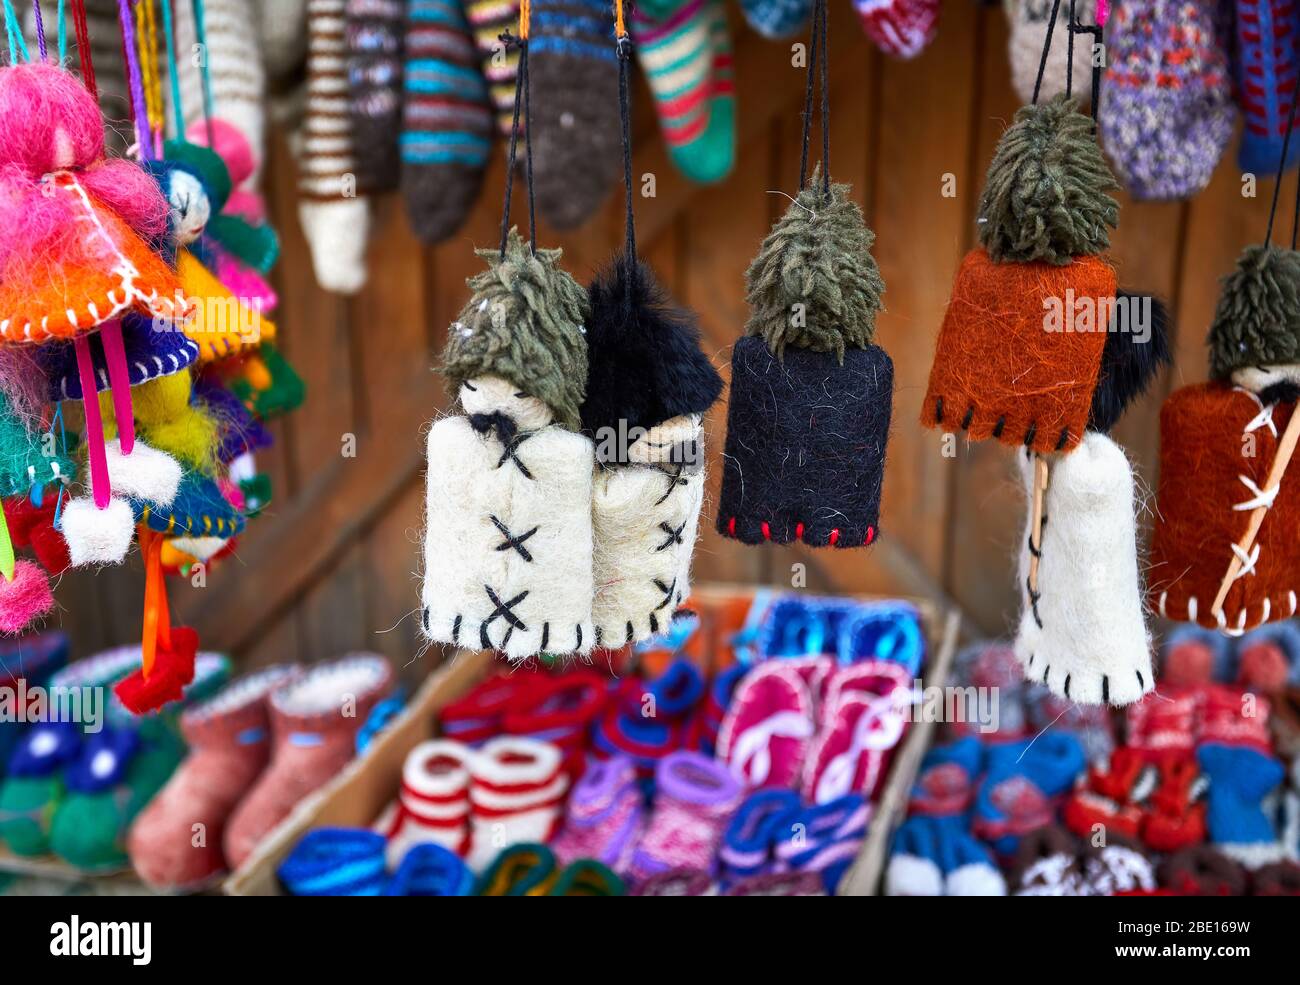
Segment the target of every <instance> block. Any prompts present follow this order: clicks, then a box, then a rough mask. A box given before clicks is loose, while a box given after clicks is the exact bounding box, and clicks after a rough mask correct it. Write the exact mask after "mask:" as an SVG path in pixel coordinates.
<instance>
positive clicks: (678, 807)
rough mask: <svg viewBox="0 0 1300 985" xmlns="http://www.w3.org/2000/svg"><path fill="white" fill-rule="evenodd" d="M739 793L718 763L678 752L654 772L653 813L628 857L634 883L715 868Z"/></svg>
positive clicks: (739, 796) (739, 790) (737, 786)
mask: <svg viewBox="0 0 1300 985" xmlns="http://www.w3.org/2000/svg"><path fill="white" fill-rule="evenodd" d="M742 794H743V791H742V788H741V786H740V784H738V783H737V782H736V781H735V780H734V779H733V778H732V777H731V775H730V774H729V773H728V772H727V771H726V767H724V766H723V765H722V764H721V763H718V762H715V761H714V760H712V759H708V758H707V757H704V756H701V755H700V754H699V753H693V752H676V753H673V754H672V755H671V756H667V757H666V758H665V759H664V760H663V761H662V762H660V764H659V767H658V769H657V770H656V771H655V804H654V814H653V816H652V817H651V819H650V823H649V824H648V825H647V827H646V831H645V834H644V835H643V836H642V838H641V841H640V842H639V843H638V845H637V847H636V851H635V852H634V853H633V855H632V863H631V867H630V872H631V875H632V878H633V880H636V881H639V880H642V879H648V878H649V877H650V876H652V875H655V874H656V873H660V872H665V871H667V870H669V869H673V868H678V867H681V866H689V867H692V868H695V869H700V870H708V869H710V868H711V867H712V866H713V861H714V857H715V855H716V854H717V849H718V845H719V843H720V842H721V841H722V833H723V829H724V827H725V826H726V823H727V819H728V818H729V817H730V816H731V814H732V812H733V811H735V809H736V807H737V805H738V804H739V803H740V800H741V796H742Z"/></svg>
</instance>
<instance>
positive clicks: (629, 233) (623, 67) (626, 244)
mask: <svg viewBox="0 0 1300 985" xmlns="http://www.w3.org/2000/svg"><path fill="white" fill-rule="evenodd" d="M614 44H615V46H616V48H617V51H618V117H619V124H620V127H621V132H622V139H623V201H624V206H625V208H626V215H624V217H623V235H624V241H623V263H624V264H625V265H626V267H627V283H628V285H629V288H630V286H631V285H632V284H633V283H635V281H636V277H637V272H638V269H639V268H638V266H637V259H636V211H635V209H634V208H633V206H632V100H631V96H630V94H629V92H628V90H629V84H628V76H629V74H630V72H631V61H632V51H633V47H632V37H631V35H629V34H628V32H627V23H626V21H625V20H624V16H623V0H615V3H614ZM632 295H633V291H631V290H630V289H629V290H628V291H626V292H625V293H624V295H623V304H624V308H625V309H626V312H625V313H626V314H629V315H630V314H631V309H632Z"/></svg>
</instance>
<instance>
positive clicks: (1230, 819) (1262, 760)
mask: <svg viewBox="0 0 1300 985" xmlns="http://www.w3.org/2000/svg"><path fill="white" fill-rule="evenodd" d="M1196 760H1197V762H1198V763H1199V764H1200V766H1201V769H1203V770H1204V771H1205V773H1206V775H1207V776H1208V778H1209V781H1210V786H1209V791H1208V793H1207V794H1206V801H1207V811H1206V825H1207V827H1208V828H1209V833H1210V841H1211V842H1212V843H1213V844H1214V846H1215V848H1217V849H1218V850H1219V851H1221V852H1222V853H1223V854H1225V855H1227V856H1229V857H1230V858H1232V859H1235V860H1236V861H1238V862H1240V863H1241V864H1242V865H1244V866H1246V868H1248V869H1256V868H1259V867H1260V866H1262V865H1267V864H1269V863H1271V862H1277V861H1279V860H1280V859H1281V858H1282V857H1283V853H1284V851H1285V849H1284V848H1283V846H1282V845H1281V844H1280V842H1279V841H1278V836H1277V831H1276V830H1275V829H1274V827H1273V824H1272V822H1271V821H1269V819H1268V816H1267V815H1266V814H1265V813H1264V811H1263V808H1262V806H1261V801H1263V799H1264V798H1265V797H1266V796H1268V794H1270V793H1271V792H1272V791H1273V790H1274V788H1276V787H1277V785H1278V784H1279V783H1281V782H1282V779H1283V777H1285V775H1286V769H1285V767H1284V766H1283V765H1282V763H1281V762H1279V761H1278V760H1277V759H1274V758H1273V757H1272V756H1270V755H1267V754H1266V753H1263V752H1260V751H1259V750H1257V749H1250V748H1243V747H1239V746H1229V745H1223V744H1221V743H1206V744H1205V745H1202V746H1201V747H1200V748H1199V749H1198V750H1197V751H1196Z"/></svg>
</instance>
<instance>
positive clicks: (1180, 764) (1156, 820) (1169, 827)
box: [1136, 756, 1209, 853]
mask: <svg viewBox="0 0 1300 985" xmlns="http://www.w3.org/2000/svg"><path fill="white" fill-rule="evenodd" d="M1208 786H1209V781H1208V780H1207V779H1206V777H1205V774H1203V773H1202V772H1201V768H1200V766H1198V765H1197V763H1196V760H1195V759H1193V758H1192V757H1190V756H1187V757H1184V758H1179V759H1175V758H1173V757H1169V758H1166V759H1164V760H1163V761H1162V762H1161V764H1160V779H1159V785H1158V786H1156V788H1155V789H1154V790H1153V791H1151V793H1150V796H1149V797H1138V798H1136V799H1137V800H1138V801H1139V802H1141V803H1143V805H1144V806H1145V808H1146V811H1145V813H1144V814H1143V815H1142V840H1143V841H1144V842H1145V843H1146V844H1147V846H1148V847H1149V848H1151V849H1152V850H1153V851H1157V852H1164V853H1169V852H1176V851H1178V850H1179V849H1181V848H1186V847H1187V846H1188V845H1196V844H1199V843H1200V842H1203V841H1204V840H1205V837H1206V827H1205V792H1206V788H1207V787H1208Z"/></svg>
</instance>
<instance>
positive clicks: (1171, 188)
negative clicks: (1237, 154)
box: [1097, 0, 1276, 200]
mask: <svg viewBox="0 0 1300 985" xmlns="http://www.w3.org/2000/svg"><path fill="white" fill-rule="evenodd" d="M1219 19H1220V18H1219V17H1218V15H1217V11H1216V5H1215V4H1208V3H1183V2H1181V0H1119V2H1117V3H1114V4H1112V6H1111V15H1110V19H1109V20H1108V21H1107V23H1106V74H1105V78H1104V80H1103V81H1102V86H1101V107H1100V109H1099V112H1098V114H1097V118H1098V126H1099V127H1100V129H1101V135H1102V141H1103V143H1104V144H1105V145H1106V153H1107V154H1108V155H1109V156H1110V159H1111V161H1112V163H1114V165H1115V170H1116V171H1117V172H1118V173H1119V176H1120V180H1121V181H1123V183H1124V187H1125V188H1126V189H1127V190H1128V191H1129V192H1130V193H1131V194H1132V195H1133V196H1134V197H1135V198H1139V199H1160V200H1164V199H1177V198H1185V197H1187V196H1190V195H1194V194H1196V192H1198V191H1200V190H1201V189H1202V188H1204V187H1205V186H1206V184H1208V183H1209V180H1210V175H1211V174H1213V173H1214V168H1215V165H1216V164H1218V162H1219V157H1220V156H1221V155H1222V154H1223V149H1224V147H1226V146H1227V143H1228V141H1229V140H1230V139H1231V137H1232V130H1233V122H1234V116H1235V112H1236V111H1235V110H1234V108H1233V104H1232V93H1231V80H1230V78H1229V73H1228V53H1227V50H1226V47H1225V46H1226V41H1225V38H1224V35H1223V33H1222V27H1221V25H1220V24H1219ZM1275 166H1276V161H1274V162H1272V163H1271V164H1270V167H1275Z"/></svg>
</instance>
